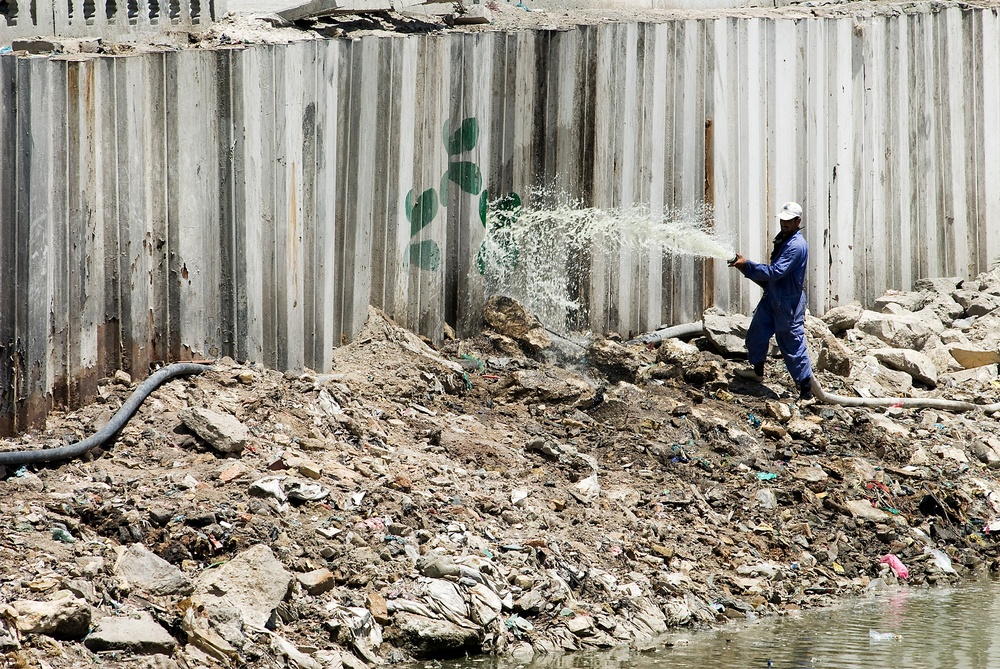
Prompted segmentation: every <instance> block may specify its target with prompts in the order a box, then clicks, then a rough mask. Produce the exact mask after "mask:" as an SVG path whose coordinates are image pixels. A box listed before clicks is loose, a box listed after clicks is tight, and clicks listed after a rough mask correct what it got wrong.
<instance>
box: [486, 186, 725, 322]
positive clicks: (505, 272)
mask: <svg viewBox="0 0 1000 669" xmlns="http://www.w3.org/2000/svg"><path fill="white" fill-rule="evenodd" d="M531 200H532V201H531V203H530V204H528V205H526V206H524V207H522V208H520V209H518V210H515V211H491V213H490V214H489V215H488V218H487V228H488V230H489V232H488V234H487V236H486V240H485V241H484V243H483V247H482V249H481V251H480V255H479V258H477V264H478V265H479V270H480V272H482V273H483V275H484V277H485V278H486V292H487V294H493V293H503V294H506V295H510V296H511V297H514V298H516V299H518V300H520V301H521V302H522V303H524V305H525V306H526V307H528V308H529V309H531V310H532V311H534V312H535V313H536V314H537V315H538V317H539V318H540V319H541V320H542V322H543V323H545V324H546V325H547V326H549V327H552V328H555V329H557V330H559V331H563V330H565V328H567V327H581V326H585V324H586V320H587V315H586V313H584V310H583V309H582V307H581V303H580V300H579V299H577V297H576V296H577V295H579V294H581V293H582V292H584V291H585V290H586V288H585V286H584V284H583V282H584V280H585V279H586V278H587V277H588V275H589V272H590V267H591V263H592V262H593V260H594V259H595V258H596V257H599V256H601V255H604V257H605V258H606V259H607V261H609V262H612V263H613V264H612V265H611V267H612V271H614V268H615V267H617V263H618V260H617V258H615V257H614V256H612V255H611V254H612V253H614V252H617V253H618V254H620V257H621V256H625V257H627V256H628V254H632V255H633V256H634V262H635V264H636V265H638V264H639V262H640V260H641V259H643V258H647V259H648V258H651V257H658V256H659V255H661V254H662V255H667V256H674V257H680V256H688V257H707V258H720V259H724V260H729V259H730V258H732V257H733V256H734V255H736V253H735V251H734V250H733V246H732V245H731V244H730V243H728V241H727V240H726V239H723V238H720V237H718V236H716V235H714V234H713V233H712V232H711V231H710V230H709V223H710V221H711V220H712V211H711V210H710V208H708V207H700V208H697V209H695V208H692V209H688V210H683V211H675V210H671V211H667V210H662V211H660V210H656V211H654V210H651V209H650V208H649V207H648V206H644V205H635V206H630V207H623V208H618V209H597V208H594V207H583V206H581V205H580V203H579V202H577V201H575V200H572V199H571V198H569V197H568V196H566V195H565V194H557V195H552V194H550V193H545V192H542V191H533V192H532V193H531ZM591 280H601V279H600V278H598V277H591Z"/></svg>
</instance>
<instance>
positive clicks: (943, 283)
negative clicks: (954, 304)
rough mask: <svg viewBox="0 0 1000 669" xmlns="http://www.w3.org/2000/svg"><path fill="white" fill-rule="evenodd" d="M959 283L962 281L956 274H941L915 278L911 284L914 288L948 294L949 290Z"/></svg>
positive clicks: (954, 288) (955, 287) (956, 286)
mask: <svg viewBox="0 0 1000 669" xmlns="http://www.w3.org/2000/svg"><path fill="white" fill-rule="evenodd" d="M960 283H962V279H960V278H958V277H957V276H942V277H933V278H928V279H917V280H916V282H915V283H914V284H913V287H914V288H915V289H916V290H921V291H930V292H933V293H939V294H942V295H950V294H951V291H953V290H956V289H957V288H958V286H959V284H960Z"/></svg>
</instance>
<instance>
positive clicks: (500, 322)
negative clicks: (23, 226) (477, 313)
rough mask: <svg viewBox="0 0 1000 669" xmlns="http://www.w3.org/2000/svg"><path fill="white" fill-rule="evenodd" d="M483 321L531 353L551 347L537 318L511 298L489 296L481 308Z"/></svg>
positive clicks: (550, 342)
mask: <svg viewBox="0 0 1000 669" xmlns="http://www.w3.org/2000/svg"><path fill="white" fill-rule="evenodd" d="M483 320H484V321H485V322H486V324H487V325H489V326H490V327H491V328H493V329H494V330H496V331H497V332H499V333H500V334H502V335H505V336H507V337H510V338H511V339H513V340H514V341H516V342H517V343H518V344H520V345H521V346H522V347H523V348H524V349H525V350H527V351H530V352H532V353H537V352H538V351H542V350H545V349H547V348H549V347H550V346H552V340H551V339H550V338H549V335H548V334H547V333H546V332H545V328H543V327H542V322H541V321H539V320H538V317H537V316H535V315H534V314H533V313H531V312H530V311H528V310H527V309H526V308H525V307H524V305H523V304H521V303H520V302H518V301H517V300H515V299H514V298H512V297H507V296H506V295H491V296H490V298H489V299H488V300H486V305H485V306H484V307H483Z"/></svg>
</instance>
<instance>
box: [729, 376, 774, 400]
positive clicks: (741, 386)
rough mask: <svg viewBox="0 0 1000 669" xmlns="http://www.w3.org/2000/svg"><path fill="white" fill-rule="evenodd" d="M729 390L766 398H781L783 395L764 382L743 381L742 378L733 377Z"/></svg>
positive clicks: (739, 393)
mask: <svg viewBox="0 0 1000 669" xmlns="http://www.w3.org/2000/svg"><path fill="white" fill-rule="evenodd" d="M728 390H729V392H731V393H732V394H733V395H747V396H750V397H759V398H761V399H765V400H779V399H781V396H780V395H778V393H776V392H774V391H773V390H771V389H770V388H769V387H767V386H766V385H764V384H763V383H755V382H753V381H743V380H742V379H731V380H730V381H729V388H728Z"/></svg>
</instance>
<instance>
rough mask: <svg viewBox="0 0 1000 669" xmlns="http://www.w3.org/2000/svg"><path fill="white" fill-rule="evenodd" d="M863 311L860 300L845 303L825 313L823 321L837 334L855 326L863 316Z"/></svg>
mask: <svg viewBox="0 0 1000 669" xmlns="http://www.w3.org/2000/svg"><path fill="white" fill-rule="evenodd" d="M862 311H863V310H862V308H861V304H860V303H858V302H852V303H851V304H844V305H841V306H839V307H834V308H833V309H830V310H829V311H828V312H826V313H825V314H823V322H824V323H826V324H827V327H829V328H830V332H832V333H833V334H835V335H837V334H840V333H841V332H846V331H847V330H850V329H851V328H853V327H854V325H855V323H857V322H858V319H859V318H861V312H862Z"/></svg>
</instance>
